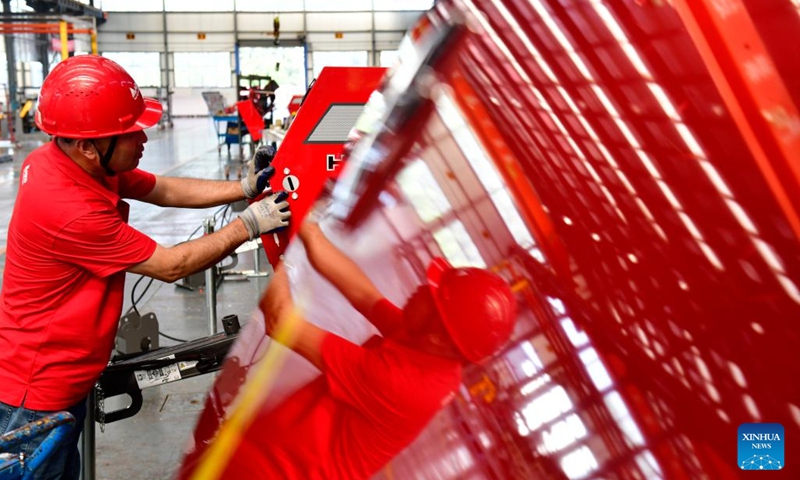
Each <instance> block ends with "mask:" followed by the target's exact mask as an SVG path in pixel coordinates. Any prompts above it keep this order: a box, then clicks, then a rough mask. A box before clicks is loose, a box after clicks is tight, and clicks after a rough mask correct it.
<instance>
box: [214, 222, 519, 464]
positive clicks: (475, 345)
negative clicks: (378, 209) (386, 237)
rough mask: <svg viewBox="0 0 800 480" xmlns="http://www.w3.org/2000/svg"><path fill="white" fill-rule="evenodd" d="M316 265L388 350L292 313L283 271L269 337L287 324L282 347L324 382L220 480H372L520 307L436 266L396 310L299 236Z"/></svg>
mask: <svg viewBox="0 0 800 480" xmlns="http://www.w3.org/2000/svg"><path fill="white" fill-rule="evenodd" d="M300 238H301V239H302V240H303V243H304V245H305V247H306V250H307V253H308V257H309V260H310V262H311V265H312V266H313V267H314V268H315V269H316V270H317V271H318V272H319V273H320V274H321V275H322V276H323V277H324V278H326V279H327V280H328V281H330V282H331V283H332V284H333V285H334V286H335V287H336V288H337V289H338V290H339V291H340V292H341V293H342V294H343V295H344V296H345V297H346V298H347V299H348V300H349V301H350V303H351V304H352V305H353V306H354V307H355V308H356V309H357V310H358V311H359V312H361V313H362V314H363V315H364V316H365V317H367V319H369V320H370V322H372V324H373V325H375V327H377V328H378V330H379V331H380V333H381V335H382V336H383V338H380V337H373V339H371V340H370V341H368V342H367V343H366V344H365V345H364V346H358V345H355V344H353V343H351V342H349V341H347V340H345V339H343V338H340V337H338V336H336V335H334V334H332V333H329V332H326V331H325V330H322V329H320V328H318V327H317V326H315V325H313V324H311V323H308V322H306V321H304V320H302V319H301V320H299V321H297V323H292V322H290V321H289V320H287V319H288V318H289V316H290V312H291V311H292V310H293V308H294V307H293V303H292V300H291V295H290V291H289V285H288V279H287V276H286V273H285V271H284V269H283V267H282V266H281V267H279V268H278V269H277V271H276V276H275V278H274V279H273V281H272V282H273V283H272V285H270V288H269V290H268V291H267V294H266V295H265V296H264V298H263V299H262V301H261V311H262V312H263V314H264V316H265V321H266V327H267V333H268V334H270V335H271V336H274V334H275V332H276V331H278V330H279V329H281V328H282V327H284V326H287V325H286V324H285V323H284V322H289V325H291V326H290V327H289V326H287V328H291V332H292V333H291V335H290V338H289V339H287V340H281V341H282V342H283V343H284V344H285V345H286V346H287V347H289V348H291V349H292V350H294V351H295V352H297V353H299V354H300V355H302V356H303V357H305V358H306V359H307V360H308V361H310V362H311V363H313V364H314V365H315V366H316V367H317V368H319V369H320V370H321V371H322V376H321V377H320V378H319V379H317V380H315V381H313V382H312V383H310V384H309V385H307V386H305V387H304V388H302V389H300V390H299V391H298V392H296V393H295V394H294V395H292V396H291V397H289V398H288V399H287V400H286V401H284V402H283V403H281V405H279V406H278V407H277V408H276V409H274V410H272V411H271V412H268V413H265V414H262V415H261V416H260V417H258V418H257V419H256V420H255V422H254V424H253V425H251V427H250V428H249V430H248V431H247V432H246V433H245V435H244V438H243V441H242V443H241V445H240V447H239V449H238V450H237V451H236V453H235V454H234V458H232V459H231V461H230V463H229V464H228V467H227V470H226V471H225V475H224V476H225V478H303V479H307V478H315V479H317V478H319V479H322V478H324V479H336V478H344V479H358V478H368V477H370V476H371V475H372V474H374V473H375V472H376V471H378V470H379V469H380V468H381V467H383V466H384V465H385V464H386V463H387V462H388V461H389V460H391V459H392V457H394V456H395V455H396V454H397V453H398V452H400V451H401V450H402V449H403V448H404V447H406V446H407V445H408V444H409V443H411V442H412V441H413V440H414V438H416V437H417V435H418V434H419V433H420V432H421V431H422V429H423V428H424V427H425V426H426V425H427V423H428V422H429V421H430V420H431V418H433V416H434V415H435V414H436V413H437V412H438V411H439V409H440V408H441V407H442V406H443V405H445V404H446V403H447V401H448V400H449V399H450V398H451V397H452V395H453V393H454V392H455V390H456V389H457V388H458V386H459V385H460V382H461V365H462V363H464V362H465V361H473V362H479V361H481V360H483V359H484V358H486V357H487V356H489V355H491V354H492V353H494V352H495V351H496V350H497V349H498V348H499V347H500V346H502V345H503V344H504V343H505V342H506V340H508V338H509V336H510V334H511V331H512V328H513V324H514V321H515V317H516V302H515V299H514V297H513V295H512V293H511V290H510V288H509V287H508V285H507V284H506V283H505V282H504V281H503V280H502V279H501V278H500V277H498V276H497V275H495V274H492V273H489V272H487V271H485V270H480V269H476V268H458V269H454V268H451V267H449V265H447V263H446V262H445V261H444V260H441V259H438V260H435V261H434V262H432V263H431V265H430V267H429V268H428V283H427V284H426V285H423V286H420V287H419V288H418V289H417V290H416V291H415V292H414V293H413V295H412V296H411V297H410V298H409V300H408V301H407V303H406V305H405V306H404V307H403V309H402V310H401V309H399V308H397V307H396V306H394V305H393V304H391V303H390V302H389V301H388V300H387V299H385V298H384V297H383V295H381V293H380V292H379V291H378V290H377V289H376V288H375V286H374V285H373V283H372V282H371V281H370V280H369V279H368V278H367V277H366V275H365V274H364V273H363V272H362V271H361V270H360V269H359V268H358V267H357V266H356V264H355V263H354V262H353V261H351V260H350V259H349V258H347V257H346V256H345V255H344V254H343V253H342V252H341V251H340V250H338V249H337V248H336V247H334V246H333V245H332V244H331V243H330V242H329V241H328V240H327V239H326V238H325V236H324V235H323V234H322V232H321V230H320V229H319V227H318V226H316V225H315V224H313V223H306V224H304V226H303V227H302V228H301V230H300Z"/></svg>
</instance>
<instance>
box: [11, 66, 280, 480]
mask: <svg viewBox="0 0 800 480" xmlns="http://www.w3.org/2000/svg"><path fill="white" fill-rule="evenodd" d="M160 117H161V105H160V104H159V103H158V102H157V101H155V100H153V99H149V98H143V97H142V94H141V92H140V91H139V87H138V86H137V85H136V83H135V82H134V81H133V79H132V78H131V76H130V75H128V73H127V72H126V71H125V70H124V69H122V68H121V67H120V66H119V65H117V64H116V63H114V62H113V61H111V60H108V59H106V58H103V57H99V56H95V55H83V56H78V57H73V58H69V59H67V60H65V61H63V62H61V63H60V64H59V65H58V66H56V67H55V68H54V69H53V71H52V72H51V73H50V75H48V77H47V78H46V79H45V81H44V83H43V85H42V89H41V94H40V96H39V105H38V111H37V112H36V125H37V126H38V127H39V128H40V129H41V130H42V131H44V132H46V133H48V134H50V135H51V136H52V137H53V139H52V140H51V141H50V142H48V143H47V144H45V145H44V146H42V147H40V148H38V149H36V150H34V151H33V152H31V154H30V155H28V157H27V158H26V160H25V162H24V163H23V165H22V170H21V177H20V182H19V191H18V194H17V200H16V203H15V205H14V212H13V216H12V218H11V223H10V225H9V231H8V245H7V252H6V264H5V271H4V274H3V285H2V293H0V433H2V432H7V431H9V430H13V429H15V428H18V427H20V426H22V425H25V424H27V423H30V422H32V421H34V420H36V419H38V418H41V417H43V416H44V415H46V414H47V413H49V412H52V411H58V410H68V411H69V412H71V413H72V414H73V415H74V416H75V418H76V420H77V421H76V424H75V427H74V428H73V430H72V431H71V433H70V435H69V436H68V438H67V439H66V441H65V443H64V445H63V447H62V448H60V449H59V450H58V451H57V452H56V453H55V454H54V455H53V457H52V458H51V459H50V461H48V462H47V466H46V468H45V470H46V471H43V472H38V474H39V475H38V476H37V478H47V479H50V478H66V479H77V478H78V474H79V471H80V461H79V455H78V451H77V440H78V435H79V434H80V431H81V428H82V426H83V420H84V417H85V413H86V398H87V395H88V394H89V392H90V391H91V389H92V387H93V385H94V384H95V382H96V381H97V379H98V378H99V376H100V373H101V372H102V370H103V368H104V367H105V366H106V364H107V363H108V360H109V357H110V354H111V350H112V348H113V344H114V337H115V334H116V331H117V322H118V321H119V317H120V313H121V310H122V300H123V289H124V287H123V285H124V281H125V272H131V273H137V274H141V275H147V276H150V277H153V278H156V279H159V280H163V281H166V282H174V281H175V280H178V279H180V278H182V277H185V276H186V275H189V274H191V273H194V272H197V271H199V270H202V269H204V268H206V267H209V266H211V265H214V264H215V263H217V262H219V261H220V260H221V259H222V258H224V257H225V256H226V255H228V254H229V253H230V252H231V251H233V250H234V249H235V248H236V247H238V246H239V245H241V244H242V243H243V242H245V241H246V240H248V239H251V240H252V239H254V238H255V237H256V236H258V235H260V234H262V233H265V232H269V231H272V230H274V229H277V228H281V227H284V226H286V225H287V223H288V218H289V215H290V214H289V212H288V211H287V208H288V205H287V203H286V202H285V201H284V200H283V199H281V198H280V196H282V194H272V195H270V196H267V197H265V198H264V199H262V200H260V201H257V202H254V203H252V204H251V205H250V206H249V207H248V208H247V209H246V210H245V211H244V212H242V214H241V215H240V216H239V218H238V219H237V220H234V221H232V222H231V223H229V224H228V225H226V226H225V227H223V228H221V229H220V230H218V231H217V232H214V233H213V234H211V235H207V236H204V237H202V238H199V239H196V240H192V241H189V242H186V243H182V244H180V245H177V246H174V247H171V248H167V247H163V246H161V245H158V244H156V242H155V241H153V240H152V239H150V238H149V237H147V236H146V235H144V234H142V233H140V232H139V231H137V230H136V229H134V228H132V227H131V226H129V225H128V224H127V219H128V204H127V203H125V202H124V201H123V200H122V198H134V199H138V200H141V201H144V202H148V203H152V204H155V205H160V206H168V207H193V208H204V207H212V206H216V205H224V204H228V203H231V202H235V201H238V200H242V199H244V198H250V199H252V198H255V197H256V196H258V195H259V194H260V193H261V191H262V190H264V189H265V188H266V187H267V186H268V184H269V177H270V176H271V174H272V173H274V169H272V167H268V168H263V167H266V165H261V166H257V165H256V162H255V160H253V161H252V162H251V165H250V166H249V171H248V174H247V176H246V177H245V178H243V179H242V181H241V182H240V181H233V182H225V181H210V180H198V179H188V178H172V177H161V176H157V175H153V174H150V173H147V172H144V171H142V170H139V169H137V168H136V167H137V165H138V164H139V159H140V158H141V157H142V152H143V151H144V144H145V142H147V135H146V134H145V133H144V131H143V129H145V128H148V127H152V126H153V125H155V124H156V123H157V122H158V120H159V118H160ZM259 167H261V168H259ZM36 446H37V445H27V446H26V447H25V448H23V450H24V453H26V454H28V455H29V454H30V453H31V452H33V451H34V450H35V448H36Z"/></svg>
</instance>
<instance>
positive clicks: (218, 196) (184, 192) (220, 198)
mask: <svg viewBox="0 0 800 480" xmlns="http://www.w3.org/2000/svg"><path fill="white" fill-rule="evenodd" d="M244 198H245V196H244V192H243V191H242V185H241V183H240V182H238V181H224V180H202V179H199V178H182V177H162V176H160V175H156V185H155V186H154V187H153V190H152V191H150V193H148V194H147V195H145V196H144V197H142V198H140V199H139V200H141V201H143V202H147V203H152V204H153V205H158V206H161V207H182V208H207V207H215V206H217V205H224V204H226V203H233V202H236V201H239V200H242V199H244Z"/></svg>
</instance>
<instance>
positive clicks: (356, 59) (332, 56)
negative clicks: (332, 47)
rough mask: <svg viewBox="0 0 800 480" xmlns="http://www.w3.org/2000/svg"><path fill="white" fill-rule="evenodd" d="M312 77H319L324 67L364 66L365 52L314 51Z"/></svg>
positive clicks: (365, 62) (365, 61)
mask: <svg viewBox="0 0 800 480" xmlns="http://www.w3.org/2000/svg"><path fill="white" fill-rule="evenodd" d="M312 61H313V62H314V78H317V77H319V74H320V72H321V71H322V69H323V68H324V67H366V66H367V52H366V51H365V50H362V51H357V52H314V53H313V55H312Z"/></svg>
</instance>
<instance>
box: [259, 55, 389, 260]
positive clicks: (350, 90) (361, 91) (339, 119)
mask: <svg viewBox="0 0 800 480" xmlns="http://www.w3.org/2000/svg"><path fill="white" fill-rule="evenodd" d="M385 73H386V69H384V68H377V67H371V68H352V67H348V68H344V67H326V68H323V69H322V72H321V73H320V75H319V78H317V80H316V81H315V82H314V84H313V85H312V88H311V89H310V91H309V92H308V93H307V95H306V98H305V100H304V101H303V113H302V114H298V115H297V117H296V118H295V119H294V120H293V121H292V126H291V128H289V131H288V132H287V133H286V137H285V138H284V140H283V142H282V143H281V145H280V148H279V149H278V152H277V154H276V155H275V159H274V160H273V162H272V166H273V167H275V176H274V177H273V179H272V181H271V183H272V185H273V188H274V189H275V190H285V191H287V192H288V193H289V203H290V204H291V210H292V221H291V224H290V226H289V228H288V230H287V231H284V232H280V233H276V234H273V235H263V236H262V237H261V241H262V242H263V244H264V250H265V251H266V253H267V258H268V259H269V261H270V263H272V264H273V265H275V264H276V263H277V262H278V260H279V258H280V256H281V254H282V253H283V251H284V250H285V249H286V247H287V245H288V243H289V239H290V238H291V236H292V235H294V233H295V232H296V231H297V228H298V225H299V224H300V222H302V219H303V217H304V216H305V214H306V213H307V212H308V210H309V209H310V208H311V207H312V206H313V205H314V202H315V201H316V200H317V198H318V197H319V195H320V193H321V192H322V190H323V188H324V187H325V184H326V182H328V180H330V179H334V178H336V177H337V176H338V175H339V172H340V171H341V170H342V163H343V157H342V153H343V151H344V147H345V144H347V142H348V141H351V139H350V138H349V135H350V134H351V130H352V128H353V127H354V126H355V124H356V120H357V119H358V116H359V115H360V114H361V111H362V110H363V108H364V104H366V103H367V100H368V99H369V96H370V94H371V93H372V92H373V91H375V89H376V88H377V87H378V85H379V83H380V81H381V79H382V78H383V76H384V74H385Z"/></svg>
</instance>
